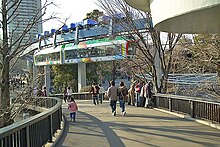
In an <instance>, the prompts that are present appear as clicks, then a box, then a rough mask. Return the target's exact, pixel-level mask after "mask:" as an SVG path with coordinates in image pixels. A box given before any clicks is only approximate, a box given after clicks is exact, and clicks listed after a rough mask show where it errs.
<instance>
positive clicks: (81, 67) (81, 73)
mask: <svg viewBox="0 0 220 147" xmlns="http://www.w3.org/2000/svg"><path fill="white" fill-rule="evenodd" d="M84 86H86V63H78V92H80V90H81V88H82V87H84Z"/></svg>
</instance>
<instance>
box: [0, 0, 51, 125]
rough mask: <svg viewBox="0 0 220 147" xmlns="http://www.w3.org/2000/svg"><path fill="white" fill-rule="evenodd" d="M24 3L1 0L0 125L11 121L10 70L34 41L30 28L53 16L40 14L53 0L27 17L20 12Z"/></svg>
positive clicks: (44, 11)
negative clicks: (44, 17) (45, 16)
mask: <svg viewBox="0 0 220 147" xmlns="http://www.w3.org/2000/svg"><path fill="white" fill-rule="evenodd" d="M23 3H24V1H22V0H15V1H14V0H2V1H1V12H0V13H1V31H2V40H1V41H2V42H1V44H0V79H1V82H0V89H1V93H0V94H1V96H0V127H3V126H6V125H8V124H11V123H12V122H13V120H12V117H11V109H12V108H11V106H10V83H9V81H10V74H9V73H10V72H11V70H12V68H13V66H14V65H15V63H16V62H17V60H18V59H19V58H20V55H21V54H23V52H24V50H25V49H26V48H28V47H29V46H30V45H32V44H33V43H35V41H34V40H33V37H34V36H33V35H34V34H31V30H32V29H36V26H37V24H39V23H42V22H45V21H47V20H50V19H53V18H55V17H54V16H51V17H49V18H46V19H45V20H42V16H43V15H45V13H46V8H47V7H48V6H50V5H53V2H49V1H48V0H46V1H45V3H44V4H43V5H42V7H41V8H40V9H38V10H37V11H36V12H34V15H29V17H28V18H24V17H23V18H22V17H19V16H20V12H21V11H22V10H21V9H20V8H21V5H22V4H23ZM24 21H25V22H26V23H25V24H26V25H25V26H22V27H23V30H22V31H19V30H18V28H19V27H21V25H22V24H21V22H24ZM12 22H17V23H16V25H15V26H13V28H9V25H10V24H11V23H12Z"/></svg>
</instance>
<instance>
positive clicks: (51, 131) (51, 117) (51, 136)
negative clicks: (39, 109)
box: [49, 114, 53, 142]
mask: <svg viewBox="0 0 220 147" xmlns="http://www.w3.org/2000/svg"><path fill="white" fill-rule="evenodd" d="M49 121H50V138H49V142H52V138H53V116H52V114H51V115H50V116H49Z"/></svg>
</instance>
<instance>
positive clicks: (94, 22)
mask: <svg viewBox="0 0 220 147" xmlns="http://www.w3.org/2000/svg"><path fill="white" fill-rule="evenodd" d="M83 24H84V25H91V26H94V25H97V24H98V23H97V22H96V21H95V20H92V19H86V20H84V21H83Z"/></svg>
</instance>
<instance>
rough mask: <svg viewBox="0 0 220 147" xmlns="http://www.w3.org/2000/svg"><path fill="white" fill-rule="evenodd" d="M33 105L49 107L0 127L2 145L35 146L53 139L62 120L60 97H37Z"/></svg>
mask: <svg viewBox="0 0 220 147" xmlns="http://www.w3.org/2000/svg"><path fill="white" fill-rule="evenodd" d="M33 106H35V107H36V106H37V107H44V108H48V109H47V110H46V111H44V112H41V113H39V114H37V115H35V116H32V117H30V118H27V119H24V120H22V121H20V122H17V123H14V124H12V125H10V126H7V127H4V128H1V129H0V147H35V146H43V145H44V144H46V143H47V142H51V141H52V137H53V135H54V133H55V132H56V131H57V130H58V129H60V127H61V121H62V101H61V100H60V99H59V98H54V97H50V98H49V97H45V98H36V100H35V101H34V102H33Z"/></svg>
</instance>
